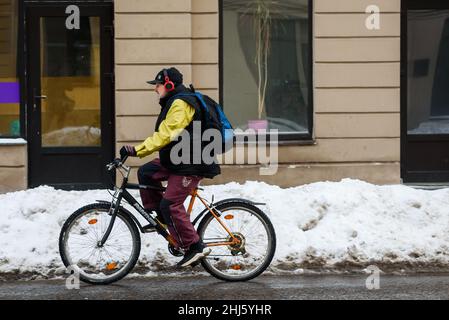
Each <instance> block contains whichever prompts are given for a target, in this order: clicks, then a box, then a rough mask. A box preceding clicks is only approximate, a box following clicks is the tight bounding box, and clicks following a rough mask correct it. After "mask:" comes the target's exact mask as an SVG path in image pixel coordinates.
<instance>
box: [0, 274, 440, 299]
mask: <svg viewBox="0 0 449 320" xmlns="http://www.w3.org/2000/svg"><path fill="white" fill-rule="evenodd" d="M367 277H368V275H363V274H362V275H316V274H314V275H295V276H260V277H258V278H257V279H254V280H252V281H249V282H239V283H226V282H222V281H219V280H216V279H215V278H213V277H207V276H188V277H149V278H126V279H123V280H121V281H119V282H117V283H115V284H112V285H107V286H93V285H87V284H83V283H81V284H80V288H79V289H72V290H69V289H67V288H66V285H65V280H64V279H59V280H33V281H3V282H0V300H3V299H14V300H15V299H46V300H48V299H51V300H53V299H81V300H87V299H89V300H103V299H139V300H142V299H149V300H178V299H179V300H196V299H205V300H222V299H225V300H236V299H238V300H265V299H274V300H278V299H282V300H286V299H288V300H290V299H295V300H298V299H300V300H303V299H449V274H417V275H406V276H405V275H381V277H380V280H379V289H377V290H376V289H373V290H368V289H367V286H366V279H367ZM370 283H371V284H375V282H370Z"/></svg>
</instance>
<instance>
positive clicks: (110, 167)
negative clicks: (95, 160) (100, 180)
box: [106, 156, 128, 171]
mask: <svg viewBox="0 0 449 320" xmlns="http://www.w3.org/2000/svg"><path fill="white" fill-rule="evenodd" d="M126 159H128V156H125V157H123V159H121V158H116V159H114V161H112V162H111V163H108V164H107V165H106V169H107V170H108V171H111V170H113V169H116V168H120V167H122V166H123V165H124V164H125V161H126Z"/></svg>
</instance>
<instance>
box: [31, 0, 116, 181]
mask: <svg viewBox="0 0 449 320" xmlns="http://www.w3.org/2000/svg"><path fill="white" fill-rule="evenodd" d="M71 5H73V3H71ZM67 6H68V4H60V5H55V4H50V5H49V4H33V5H29V6H26V14H27V36H28V41H27V44H28V49H29V50H28V51H27V52H28V59H27V60H28V88H27V89H28V105H27V111H28V123H29V127H28V129H29V131H28V132H29V135H28V137H29V145H30V153H29V154H30V161H29V167H30V169H29V177H30V178H29V179H30V186H31V187H34V186H38V185H41V184H47V185H53V186H55V187H59V188H64V189H85V188H96V187H103V186H105V185H106V184H108V183H110V180H109V179H108V177H107V175H106V173H105V170H104V165H105V164H106V163H107V162H108V161H110V160H111V159H112V157H113V126H112V124H113V121H112V120H113V110H112V108H113V103H112V102H113V99H112V94H113V82H112V81H113V77H112V70H113V69H112V68H113V66H112V56H113V52H112V41H113V40H112V29H111V27H110V26H111V24H112V21H111V20H112V7H111V6H110V5H106V4H99V5H95V4H92V3H89V5H88V6H86V5H83V4H79V6H77V8H78V11H79V15H78V16H76V15H75V16H73V15H72V16H71V14H67V13H66V7H67ZM69 11H70V10H69ZM76 19H78V20H77V21H76ZM68 21H69V22H68ZM70 22H73V24H71V23H70Z"/></svg>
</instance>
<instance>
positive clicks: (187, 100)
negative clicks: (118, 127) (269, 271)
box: [120, 68, 220, 267]
mask: <svg viewBox="0 0 449 320" xmlns="http://www.w3.org/2000/svg"><path fill="white" fill-rule="evenodd" d="M147 82H148V83H149V84H151V85H155V86H156V87H155V91H156V93H157V94H158V95H159V104H160V105H161V112H160V114H159V117H158V119H157V121H156V126H155V132H154V134H153V135H152V136H150V137H149V138H147V139H146V140H145V141H144V142H143V143H141V144H139V145H137V146H130V145H127V146H124V147H122V148H121V149H120V155H121V157H122V158H123V157H125V156H131V157H139V158H143V157H146V156H148V155H150V154H152V153H153V152H156V151H159V158H157V159H155V160H153V161H150V162H148V163H147V164H145V165H143V166H141V167H140V168H139V171H138V173H137V176H138V180H139V183H140V184H145V185H153V186H158V187H160V186H161V181H167V189H166V191H165V192H164V193H162V192H161V191H157V190H147V189H140V196H141V198H142V203H143V206H144V208H145V209H146V210H147V211H155V212H156V213H157V214H158V219H159V220H160V221H161V222H162V223H164V224H166V225H167V227H168V230H169V232H170V235H171V236H172V237H173V238H174V239H175V241H176V243H177V246H178V248H182V249H183V250H184V251H185V255H184V258H183V259H182V260H181V261H180V262H179V263H178V264H177V265H178V266H181V267H185V266H188V265H191V264H192V263H194V262H196V261H198V260H199V259H201V258H204V257H205V256H207V255H208V254H209V253H210V251H211V250H210V248H207V247H206V246H205V245H204V244H203V242H202V241H201V239H200V237H199V236H198V234H197V232H196V230H195V228H194V226H193V225H192V223H191V221H190V217H189V215H188V214H187V212H186V209H185V208H184V201H185V199H186V198H187V196H189V194H190V193H191V192H192V191H193V190H194V189H195V188H196V187H197V186H198V184H199V182H200V181H201V179H203V178H204V177H206V178H213V177H215V176H216V175H218V174H220V167H219V165H218V164H217V163H216V161H215V162H213V163H212V164H206V163H204V162H203V159H202V156H201V155H202V154H203V144H201V148H200V150H196V148H187V149H188V150H190V154H189V159H190V161H189V162H188V163H185V162H183V163H181V164H174V163H173V162H172V158H171V157H170V155H171V151H172V148H173V147H174V146H175V145H176V144H177V143H178V138H179V136H180V134H181V133H182V132H183V131H184V130H185V131H187V133H188V137H189V139H190V141H189V143H190V146H192V145H193V144H194V141H198V139H199V141H201V137H196V136H195V134H194V130H193V123H194V121H202V119H203V117H202V110H201V106H200V104H199V101H198V100H197V99H196V98H195V97H192V96H183V97H175V96H176V95H178V94H182V93H191V91H190V90H189V89H187V88H186V87H185V86H184V85H183V76H182V74H181V73H180V72H179V71H178V70H177V69H176V68H169V69H163V70H161V71H160V72H159V73H158V74H157V75H156V78H155V79H154V80H152V81H147ZM204 127H205V126H204V125H202V126H201V128H204ZM183 136H184V135H183ZM183 143H185V141H183ZM195 151H197V152H201V154H200V155H199V158H200V159H201V161H200V162H198V161H192V159H193V158H194V156H195V155H194V154H193V153H194V152H195ZM182 158H183V159H184V157H182ZM195 158H198V155H196V157H195Z"/></svg>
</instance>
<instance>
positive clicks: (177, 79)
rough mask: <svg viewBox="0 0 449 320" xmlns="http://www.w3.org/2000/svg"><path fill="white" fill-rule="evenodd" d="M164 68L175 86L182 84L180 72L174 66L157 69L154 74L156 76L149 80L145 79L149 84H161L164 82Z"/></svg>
mask: <svg viewBox="0 0 449 320" xmlns="http://www.w3.org/2000/svg"><path fill="white" fill-rule="evenodd" d="M164 70H165V71H167V75H168V78H169V79H170V81H172V82H173V83H174V84H175V86H177V85H180V84H182V81H183V80H182V73H181V72H179V70H178V69H176V68H173V67H172V68H169V69H162V70H161V71H159V73H158V74H157V75H156V78H155V79H154V80H151V81H147V83H149V84H158V83H159V84H163V83H165V76H164Z"/></svg>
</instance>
